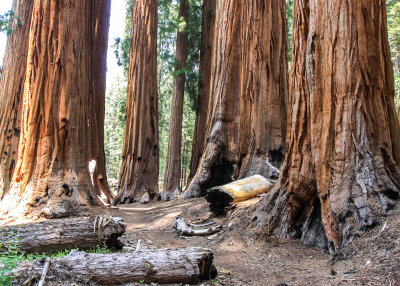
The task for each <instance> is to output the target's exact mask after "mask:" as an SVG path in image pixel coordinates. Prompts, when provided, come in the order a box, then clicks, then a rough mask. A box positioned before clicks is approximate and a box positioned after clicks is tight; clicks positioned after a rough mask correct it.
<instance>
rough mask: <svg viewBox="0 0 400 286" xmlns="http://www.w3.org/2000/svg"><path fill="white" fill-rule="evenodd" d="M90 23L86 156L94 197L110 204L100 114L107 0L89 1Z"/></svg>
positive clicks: (108, 9)
mask: <svg viewBox="0 0 400 286" xmlns="http://www.w3.org/2000/svg"><path fill="white" fill-rule="evenodd" d="M91 5H92V6H91V9H92V14H91V17H92V22H91V31H90V36H91V42H92V45H93V49H92V51H91V61H92V62H91V64H90V66H91V68H92V70H91V76H92V80H91V82H90V83H91V85H90V101H89V105H90V106H89V116H90V119H89V120H90V126H91V128H90V132H91V133H90V155H89V160H90V161H92V160H95V162H96V165H95V168H94V171H93V174H92V180H93V189H94V192H95V193H96V195H97V196H98V197H103V199H104V200H105V202H107V203H111V201H112V200H113V198H114V195H113V194H112V192H111V191H110V188H109V186H108V181H107V172H106V159H105V153H104V115H105V93H106V73H107V46H108V28H109V25H110V8H111V0H102V1H92V2H91Z"/></svg>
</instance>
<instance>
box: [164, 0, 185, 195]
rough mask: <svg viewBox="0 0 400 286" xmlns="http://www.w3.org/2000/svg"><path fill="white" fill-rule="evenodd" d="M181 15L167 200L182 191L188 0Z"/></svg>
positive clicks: (167, 165)
mask: <svg viewBox="0 0 400 286" xmlns="http://www.w3.org/2000/svg"><path fill="white" fill-rule="evenodd" d="M179 17H182V18H183V19H184V20H185V22H186V28H185V31H178V33H177V40H176V62H177V66H176V67H175V74H174V85H173V93H172V106H171V119H170V129H169V140H168V153H167V159H166V165H165V173H164V190H163V192H162V193H161V199H162V200H164V201H166V200H169V199H171V198H174V197H178V196H179V195H180V192H181V188H180V179H181V176H180V173H181V148H182V117H183V99H184V95H185V75H186V73H185V70H184V69H185V68H186V59H187V55H188V33H187V25H188V17H189V3H188V0H180V6H179Z"/></svg>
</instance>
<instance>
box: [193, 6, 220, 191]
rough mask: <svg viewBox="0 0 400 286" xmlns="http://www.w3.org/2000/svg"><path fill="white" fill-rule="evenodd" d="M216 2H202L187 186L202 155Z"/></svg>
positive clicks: (208, 96)
mask: <svg viewBox="0 0 400 286" xmlns="http://www.w3.org/2000/svg"><path fill="white" fill-rule="evenodd" d="M215 8H216V0H203V15H202V19H201V50H200V67H199V73H200V82H199V95H198V99H197V111H196V122H195V125H194V131H193V143H192V155H191V160H190V171H189V176H188V180H187V184H188V185H189V184H190V182H191V181H192V178H193V176H194V174H195V173H196V170H197V167H198V166H199V162H200V159H201V155H202V154H203V148H204V143H205V139H206V129H207V125H206V123H207V113H208V104H209V103H208V101H209V98H210V79H211V77H210V76H211V56H212V48H213V40H214V31H215Z"/></svg>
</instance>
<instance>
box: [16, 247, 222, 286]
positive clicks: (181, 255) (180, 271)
mask: <svg viewBox="0 0 400 286" xmlns="http://www.w3.org/2000/svg"><path fill="white" fill-rule="evenodd" d="M44 262H45V261H44V260H42V261H28V262H21V263H20V264H19V265H18V267H17V268H16V269H14V270H13V274H14V275H15V278H14V281H15V282H16V283H20V284H23V283H24V282H25V281H31V283H32V285H34V283H36V282H37V280H38V279H39V278H40V276H41V273H42V271H43V268H44ZM212 262H213V254H212V252H211V251H210V250H208V249H204V248H198V247H193V248H188V249H177V250H170V249H160V250H140V251H137V252H133V253H115V254H114V253H113V254H93V253H91V254H89V253H85V252H77V251H71V254H69V255H67V256H64V257H62V258H53V259H50V263H49V269H48V271H47V275H46V281H49V282H50V281H54V282H65V283H67V282H68V283H71V282H74V283H82V284H84V285H88V284H90V285H91V283H93V284H95V285H121V284H124V283H131V282H139V281H141V282H143V281H144V282H147V283H150V282H155V283H186V284H194V283H199V282H200V280H208V279H213V278H215V277H216V276H217V271H216V269H215V266H214V265H213V263H212ZM35 281H36V282H35ZM63 285H64V284H63Z"/></svg>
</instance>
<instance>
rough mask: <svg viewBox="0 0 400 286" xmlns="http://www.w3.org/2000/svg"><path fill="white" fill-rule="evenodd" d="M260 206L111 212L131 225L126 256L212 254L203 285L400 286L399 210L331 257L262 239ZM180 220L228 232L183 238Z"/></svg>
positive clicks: (131, 207) (188, 204)
mask: <svg viewBox="0 0 400 286" xmlns="http://www.w3.org/2000/svg"><path fill="white" fill-rule="evenodd" d="M258 200H259V198H255V199H252V200H248V201H245V202H242V203H239V204H238V205H237V207H236V209H235V210H233V211H232V212H231V213H230V214H228V215H227V216H220V217H215V216H213V215H212V213H210V211H209V208H208V204H207V202H206V201H205V199H204V198H199V199H191V200H184V201H181V200H178V201H172V202H151V203H149V204H146V205H140V204H128V205H120V206H118V208H110V209H108V211H107V212H108V213H109V214H112V215H115V216H121V217H123V218H124V220H125V222H126V223H127V232H126V234H125V235H124V236H123V237H122V239H121V240H122V241H123V242H124V243H125V244H126V247H124V249H126V251H133V250H134V249H135V248H136V246H137V243H138V240H139V239H140V240H141V243H140V245H141V247H142V248H153V249H156V248H182V247H183V248H184V247H190V246H202V247H206V248H209V249H210V250H211V251H212V252H213V253H214V264H215V266H216V268H217V270H218V272H219V275H218V277H217V278H216V279H214V280H212V281H211V282H203V283H202V284H200V285H234V286H239V285H257V286H258V285H282V286H283V285H393V286H394V285H397V286H400V210H399V207H397V208H396V209H394V210H392V211H391V212H390V214H389V216H388V217H386V218H385V217H382V220H381V221H380V222H379V225H378V226H376V227H375V228H373V229H371V230H369V231H368V232H366V233H365V234H362V235H360V237H358V238H357V239H355V240H354V241H353V242H352V243H350V244H349V245H348V246H346V247H345V248H343V249H341V250H340V251H339V252H338V253H337V254H336V255H330V254H329V253H326V252H324V251H322V250H321V249H318V248H311V247H306V246H304V245H302V244H301V242H300V240H294V239H283V238H276V237H267V236H265V235H263V234H262V231H261V230H257V229H256V227H255V223H252V222H251V219H252V217H251V213H252V211H251V209H253V208H254V204H255V203H256V202H257V201H258ZM103 211H104V210H103ZM178 215H181V216H183V217H184V218H185V220H186V222H188V223H200V222H210V221H213V222H215V223H216V224H221V225H222V226H223V229H222V231H221V232H219V233H218V234H217V235H214V236H211V237H210V236H208V237H186V238H182V237H180V236H179V235H178V233H177V232H176V230H175V229H173V223H174V220H175V218H176V216H178ZM130 285H143V284H139V283H137V284H135V283H133V284H130ZM152 285H157V284H152Z"/></svg>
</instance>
